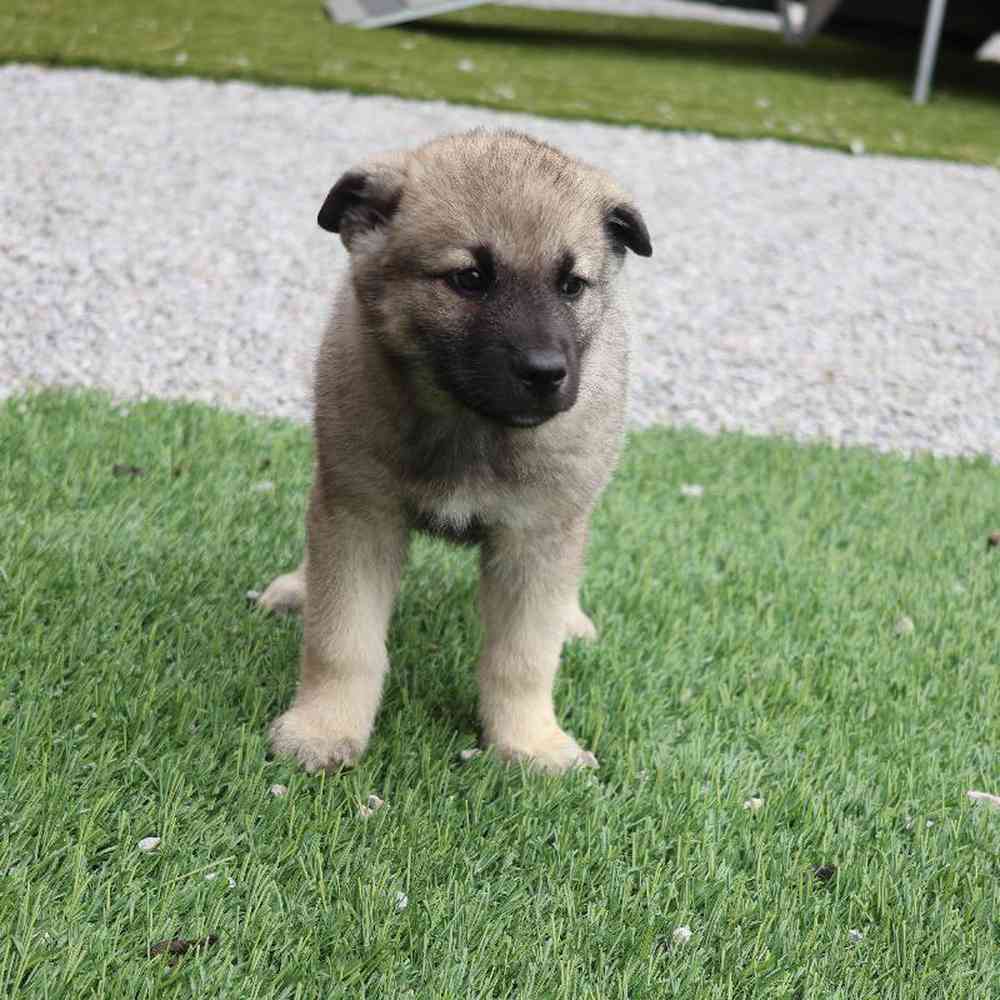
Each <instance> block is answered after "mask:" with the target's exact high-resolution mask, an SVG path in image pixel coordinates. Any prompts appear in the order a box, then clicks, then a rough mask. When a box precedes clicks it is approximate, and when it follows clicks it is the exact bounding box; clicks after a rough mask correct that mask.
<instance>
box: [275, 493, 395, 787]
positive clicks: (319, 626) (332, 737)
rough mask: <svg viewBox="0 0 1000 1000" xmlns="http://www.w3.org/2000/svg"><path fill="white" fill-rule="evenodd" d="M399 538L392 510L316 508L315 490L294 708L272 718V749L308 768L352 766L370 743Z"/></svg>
mask: <svg viewBox="0 0 1000 1000" xmlns="http://www.w3.org/2000/svg"><path fill="white" fill-rule="evenodd" d="M406 537H407V531H406V527H405V524H404V522H403V519H402V517H401V516H397V514H396V513H394V512H393V513H386V512H384V511H377V510H373V509H369V510H367V511H365V512H355V511H352V510H350V509H348V508H346V507H341V506H332V507H331V506H329V505H326V506H324V504H323V503H322V501H321V500H319V499H318V494H317V493H316V492H314V493H313V499H312V503H311V506H310V511H309V519H308V541H307V546H306V551H307V560H306V575H307V580H306V588H305V591H306V593H305V608H304V641H303V648H302V671H301V679H300V681H299V689H298V692H297V694H296V696H295V702H294V703H293V704H292V707H291V708H289V709H288V711H287V712H285V713H284V715H282V716H280V717H279V718H278V719H276V720H275V721H274V723H273V724H272V726H271V745H272V747H273V748H274V751H275V753H283V754H291V755H292V756H294V757H296V758H298V760H299V762H300V763H301V764H302V765H303V766H304V767H305V769H306V770H307V771H317V770H321V769H326V770H336V769H337V768H339V767H341V766H344V765H351V764H353V763H354V762H355V761H356V760H357V759H358V758H359V757H360V756H361V754H362V753H364V750H365V748H366V747H367V745H368V739H369V737H370V736H371V731H372V726H373V724H374V721H375V713H376V712H377V711H378V705H379V701H380V699H381V697H382V682H383V680H384V678H385V674H386V670H387V669H388V666H389V662H388V657H387V655H386V649H385V636H386V630H387V628H388V624H389V616H390V614H391V613H392V604H393V601H394V599H395V596H396V591H397V588H398V586H399V577H400V573H401V572H402V567H403V561H404V559H405V556H406Z"/></svg>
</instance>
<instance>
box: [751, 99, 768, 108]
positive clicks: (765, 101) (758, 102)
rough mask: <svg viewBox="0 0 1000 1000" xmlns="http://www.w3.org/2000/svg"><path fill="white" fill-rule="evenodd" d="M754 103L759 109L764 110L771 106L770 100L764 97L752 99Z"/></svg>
mask: <svg viewBox="0 0 1000 1000" xmlns="http://www.w3.org/2000/svg"><path fill="white" fill-rule="evenodd" d="M754 104H755V105H756V106H757V107H758V108H760V109H761V110H764V109H766V108H769V107H770V106H771V102H770V101H769V100H768V99H767V98H766V97H758V98H757V100H756V101H754Z"/></svg>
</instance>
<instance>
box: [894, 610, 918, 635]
mask: <svg viewBox="0 0 1000 1000" xmlns="http://www.w3.org/2000/svg"><path fill="white" fill-rule="evenodd" d="M915 627H916V626H915V625H914V624H913V619H912V618H910V617H909V616H908V615H903V616H902V617H901V618H900V619H899V620H898V621H897V622H896V629H895V631H896V635H910V634H912V632H913V630H914V628H915Z"/></svg>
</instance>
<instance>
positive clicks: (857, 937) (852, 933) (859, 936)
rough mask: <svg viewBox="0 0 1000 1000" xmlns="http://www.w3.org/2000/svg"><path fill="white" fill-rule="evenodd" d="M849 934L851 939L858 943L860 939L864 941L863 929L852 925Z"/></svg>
mask: <svg viewBox="0 0 1000 1000" xmlns="http://www.w3.org/2000/svg"><path fill="white" fill-rule="evenodd" d="M847 936H848V937H849V938H850V939H851V941H852V942H853V943H854V944H857V943H858V942H859V941H863V940H864V937H865V936H864V934H862V933H861V931H859V930H857V928H854V927H852V928H851V929H850V930H849V931H848V932H847Z"/></svg>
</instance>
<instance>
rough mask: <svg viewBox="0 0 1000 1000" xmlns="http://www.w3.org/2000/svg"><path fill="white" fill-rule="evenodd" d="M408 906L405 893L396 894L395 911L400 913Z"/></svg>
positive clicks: (408, 901)
mask: <svg viewBox="0 0 1000 1000" xmlns="http://www.w3.org/2000/svg"><path fill="white" fill-rule="evenodd" d="M409 905H410V900H409V898H408V897H407V895H406V893H405V892H397V893H396V909H397V910H399V911H400V912H402V911H403V910H405V909H406V908H407V907H408V906H409Z"/></svg>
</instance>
